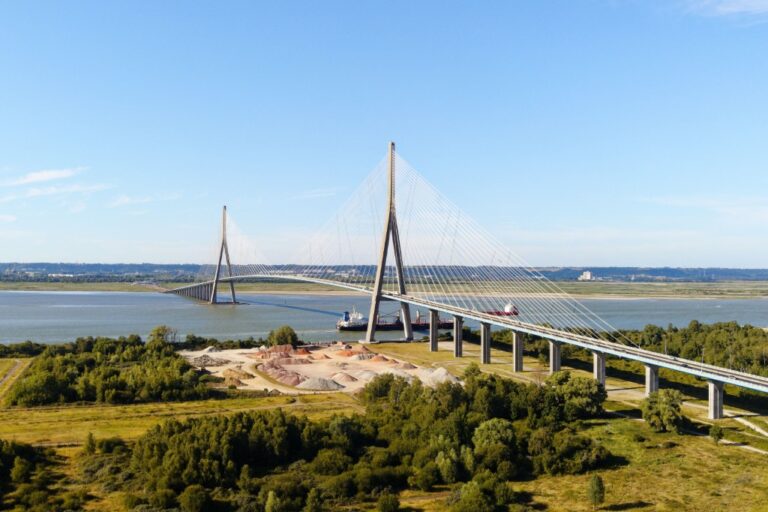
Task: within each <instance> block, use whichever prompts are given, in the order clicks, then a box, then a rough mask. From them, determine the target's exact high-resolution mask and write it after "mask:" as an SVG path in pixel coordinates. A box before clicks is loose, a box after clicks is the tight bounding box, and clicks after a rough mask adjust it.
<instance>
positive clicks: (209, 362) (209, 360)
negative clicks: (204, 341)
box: [190, 354, 232, 368]
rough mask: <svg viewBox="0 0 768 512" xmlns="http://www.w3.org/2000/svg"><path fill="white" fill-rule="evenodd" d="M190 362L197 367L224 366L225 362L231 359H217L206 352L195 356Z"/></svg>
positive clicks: (227, 362)
mask: <svg viewBox="0 0 768 512" xmlns="http://www.w3.org/2000/svg"><path fill="white" fill-rule="evenodd" d="M190 362H191V363H192V364H193V365H195V366H197V367H198V368H205V367H208V366H224V365H225V364H229V363H231V362H232V361H230V360H229V359H218V358H215V357H211V356H209V355H208V354H203V355H201V356H200V357H195V358H194V359H192V360H191V361H190Z"/></svg>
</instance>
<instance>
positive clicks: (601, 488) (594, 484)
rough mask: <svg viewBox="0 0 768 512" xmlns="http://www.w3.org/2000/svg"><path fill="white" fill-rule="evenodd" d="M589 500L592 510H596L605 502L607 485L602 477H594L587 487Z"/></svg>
mask: <svg viewBox="0 0 768 512" xmlns="http://www.w3.org/2000/svg"><path fill="white" fill-rule="evenodd" d="M587 498H588V499H589V503H590V504H591V505H592V509H593V510H596V509H597V507H598V506H600V505H602V504H603V502H604V501H605V485H604V484H603V479H602V478H601V477H600V475H592V477H591V478H590V479H589V484H588V485H587Z"/></svg>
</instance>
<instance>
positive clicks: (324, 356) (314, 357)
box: [307, 354, 330, 361]
mask: <svg viewBox="0 0 768 512" xmlns="http://www.w3.org/2000/svg"><path fill="white" fill-rule="evenodd" d="M307 359H311V360H313V361H320V360H322V359H330V357H329V356H328V355H327V354H312V355H311V356H309V357H308V358H307Z"/></svg>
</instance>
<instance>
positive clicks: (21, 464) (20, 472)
mask: <svg viewBox="0 0 768 512" xmlns="http://www.w3.org/2000/svg"><path fill="white" fill-rule="evenodd" d="M31 473H32V463H31V462H29V461H28V460H27V459H24V458H21V457H19V456H16V458H15V459H13V468H11V480H12V481H13V482H14V483H17V484H18V483H22V482H26V481H27V480H28V479H29V475H30V474H31Z"/></svg>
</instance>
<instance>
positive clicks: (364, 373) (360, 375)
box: [355, 370, 378, 382]
mask: <svg viewBox="0 0 768 512" xmlns="http://www.w3.org/2000/svg"><path fill="white" fill-rule="evenodd" d="M355 375H356V376H357V380H362V381H363V382H368V381H369V380H371V379H372V378H374V377H375V376H376V375H378V374H377V373H376V372H372V371H371V370H358V371H356V372H355Z"/></svg>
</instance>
